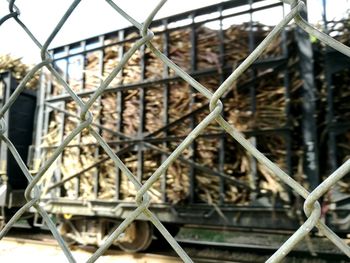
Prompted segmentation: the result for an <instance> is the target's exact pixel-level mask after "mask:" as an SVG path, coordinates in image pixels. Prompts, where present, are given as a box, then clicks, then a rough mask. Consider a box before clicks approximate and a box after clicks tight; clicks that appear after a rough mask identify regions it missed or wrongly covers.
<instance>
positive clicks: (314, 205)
mask: <svg viewBox="0 0 350 263" xmlns="http://www.w3.org/2000/svg"><path fill="white" fill-rule="evenodd" d="M80 2H81V0H75V1H73V3H72V4H71V5H70V7H69V8H68V9H67V10H66V12H65V14H64V15H63V17H62V18H61V20H60V21H59V23H58V24H57V25H56V27H55V28H54V30H53V31H52V33H51V34H50V36H49V37H48V38H47V40H46V41H45V43H44V44H41V43H40V42H39V41H38V40H37V38H36V37H35V36H34V35H33V34H32V32H31V30H30V29H29V28H27V27H26V25H25V24H24V23H23V22H22V21H21V19H20V10H19V9H18V8H17V7H16V5H15V0H10V1H9V13H8V14H7V15H5V16H4V17H2V18H1V19H0V25H2V24H3V23H4V22H6V21H7V20H9V19H12V20H15V21H16V22H17V24H18V26H19V27H20V28H21V29H22V30H24V31H25V32H26V34H27V35H28V36H29V37H30V38H31V39H32V41H33V42H34V43H35V44H36V46H37V47H38V48H39V49H40V52H41V59H42V61H41V62H40V63H38V64H37V65H36V66H34V67H33V68H32V69H31V70H30V72H29V73H28V74H27V75H26V77H25V78H24V79H23V80H22V81H21V83H20V84H19V86H18V87H17V88H16V90H15V91H14V93H13V94H12V95H11V97H10V99H9V100H8V101H7V102H6V104H5V105H4V106H3V107H2V108H1V110H0V117H1V121H0V137H1V139H2V140H3V141H4V142H5V143H6V145H7V147H8V149H9V150H10V152H11V153H12V155H13V156H14V158H15V159H16V161H17V163H18V165H19V166H20V168H21V170H22V171H23V173H24V174H25V176H26V178H27V180H28V181H29V185H28V187H27V188H26V191H25V198H26V200H27V203H26V204H25V205H24V206H23V207H21V209H19V210H18V212H17V213H16V214H15V215H14V216H13V217H12V218H11V219H10V221H9V222H8V223H7V224H6V225H5V227H4V228H3V229H2V230H1V232H0V239H1V238H3V237H4V236H5V235H6V233H7V232H8V231H9V229H10V228H11V227H12V226H13V225H14V223H15V222H16V221H17V220H19V218H20V217H21V215H22V214H23V213H24V212H26V211H28V209H30V208H31V207H33V208H35V209H36V211H37V212H38V213H39V214H40V215H41V216H42V218H43V220H44V222H45V223H46V225H47V226H48V228H49V229H50V231H51V232H52V234H53V236H54V237H55V239H56V240H57V241H58V243H59V245H60V247H61V249H62V250H63V252H64V254H65V256H66V257H67V259H68V261H69V262H75V259H74V257H73V256H72V253H71V251H70V249H69V248H68V246H67V244H66V243H65V241H64V239H63V238H62V236H61V235H60V234H59V232H58V230H57V229H56V226H55V224H54V222H53V221H52V220H51V219H50V217H49V215H48V214H47V212H46V211H45V210H44V209H43V207H42V206H41V205H40V189H39V181H40V179H41V178H42V176H43V175H44V173H45V172H46V171H47V170H48V169H49V167H50V166H51V165H52V164H53V162H54V161H55V160H56V158H57V157H58V156H59V155H60V154H61V153H62V151H63V150H64V148H65V147H66V146H67V145H68V144H69V143H70V142H71V141H72V140H73V138H74V137H75V136H77V135H78V134H79V133H81V132H82V130H83V129H88V130H89V132H90V134H91V135H92V136H93V137H94V138H95V139H96V140H97V142H98V143H99V145H100V146H101V147H102V148H103V149H104V151H105V152H106V153H107V155H108V156H109V158H111V159H112V160H113V162H114V163H115V165H116V166H117V167H118V168H119V169H120V170H121V171H122V172H124V173H125V174H126V175H127V177H128V179H129V180H130V181H131V182H132V183H133V185H134V186H135V188H136V189H137V191H138V192H137V195H136V200H135V201H136V203H137V206H138V207H137V208H136V209H135V210H134V211H133V212H132V213H131V214H130V215H129V216H128V217H127V218H126V219H125V220H124V221H123V222H122V223H121V224H120V225H119V226H118V228H117V229H115V230H114V231H113V232H112V233H111V234H110V235H109V237H108V238H107V239H106V240H104V243H103V244H102V245H101V246H100V247H99V249H98V250H97V251H96V252H95V253H94V254H93V255H92V256H91V258H90V259H89V260H88V261H87V262H95V261H96V260H97V259H98V258H99V257H100V256H101V255H102V254H103V253H104V252H105V251H106V250H107V249H108V247H109V246H111V244H112V243H113V241H114V240H115V239H116V238H118V236H119V235H121V234H122V233H123V232H124V231H125V229H126V228H127V227H128V226H129V225H130V224H131V223H132V222H133V221H134V220H135V219H137V218H138V217H139V216H140V215H141V214H144V215H145V216H146V217H147V218H148V219H149V220H150V221H151V222H152V223H153V225H154V226H155V227H156V228H157V229H158V230H159V231H160V233H161V234H162V235H163V237H164V238H165V239H166V240H167V241H168V242H169V244H170V245H171V246H172V247H173V249H174V250H175V251H176V253H177V254H178V255H179V257H180V258H181V259H182V260H183V261H184V262H192V260H191V258H190V257H189V256H188V255H187V254H186V252H185V251H184V250H183V248H182V247H181V246H180V245H179V244H178V243H177V242H176V240H175V239H174V238H173V237H172V236H171V234H170V233H169V232H168V231H167V229H166V228H165V227H164V226H163V224H162V223H161V222H160V221H159V220H158V218H157V217H156V216H155V215H154V214H153V213H152V211H151V210H150V209H149V208H148V207H149V204H150V197H149V195H148V190H149V189H150V187H151V186H152V185H153V184H154V183H155V182H156V181H157V180H158V179H159V177H160V176H161V175H162V174H163V173H164V172H165V170H166V169H167V168H168V167H169V165H170V164H171V163H173V162H174V161H175V160H176V159H177V158H179V155H180V154H181V153H182V152H183V151H184V149H185V148H186V147H188V146H190V144H191V143H192V142H193V141H194V139H195V138H196V137H197V136H198V135H199V134H201V133H202V132H203V131H204V130H205V129H206V127H207V126H208V125H209V124H210V123H212V122H214V121H216V122H217V123H219V124H220V126H221V127H222V128H223V129H224V130H225V131H226V132H227V133H228V134H229V135H231V136H232V138H234V139H235V140H236V141H237V142H239V143H240V144H241V145H242V146H243V147H244V148H245V149H246V150H247V151H248V152H249V153H250V154H251V155H252V156H254V157H255V158H256V159H257V160H258V161H259V162H261V163H262V164H264V165H265V166H267V167H268V168H269V169H270V170H271V171H272V172H273V173H274V174H275V175H276V176H278V177H279V178H280V179H281V180H282V181H283V182H284V183H285V184H287V185H289V186H290V187H291V188H292V189H293V190H294V191H295V192H296V193H297V194H299V195H300V196H302V197H303V198H304V199H305V202H304V211H305V214H306V216H307V217H308V219H307V220H306V221H305V223H304V224H303V225H302V226H301V227H300V228H299V229H298V230H297V231H296V232H295V233H294V234H293V235H292V236H291V237H290V238H289V239H288V240H287V241H286V242H285V243H284V244H283V245H282V246H281V247H280V248H279V249H278V250H277V251H276V252H275V253H274V254H273V255H272V256H271V257H270V258H269V259H268V261H267V262H279V261H281V260H282V259H283V258H284V257H285V256H286V255H287V254H288V253H289V252H290V251H291V250H292V249H293V248H294V247H295V246H296V244H297V243H298V242H299V241H301V240H302V239H304V238H305V237H306V236H307V235H308V233H309V232H310V231H311V230H312V229H313V228H314V227H317V228H318V229H319V231H320V232H322V233H323V234H324V235H325V236H326V237H327V238H328V239H329V240H331V241H332V242H333V243H334V244H335V245H336V246H337V247H338V248H339V249H341V250H342V251H343V252H344V253H345V254H346V255H347V256H349V257H350V247H349V246H348V245H347V244H346V243H345V241H344V240H342V239H341V238H340V237H338V236H337V235H336V234H335V233H334V232H333V231H332V230H331V229H329V228H328V227H327V226H326V225H325V224H324V223H323V222H321V221H320V215H321V206H320V204H319V202H318V200H319V199H320V198H321V197H322V195H324V194H325V193H326V192H327V191H328V190H329V189H330V188H331V187H332V186H333V185H335V184H336V183H337V182H338V181H339V180H340V179H341V178H342V177H343V176H345V175H346V174H347V173H348V172H349V171H350V160H348V161H346V162H345V163H344V164H343V165H342V166H340V167H339V168H338V169H337V170H336V171H335V172H333V173H332V174H331V175H329V176H328V178H327V179H326V180H324V181H323V182H322V183H321V184H320V185H319V186H318V187H317V188H316V189H315V190H313V191H312V192H311V193H310V192H308V191H307V190H306V189H305V188H303V187H302V186H301V185H300V184H299V183H297V182H296V181H295V180H294V179H293V178H291V177H290V176H289V175H288V174H286V173H285V172H284V171H282V169H280V168H279V167H278V166H277V165H276V164H274V163H273V162H272V161H270V160H269V159H268V158H267V157H266V156H265V155H264V154H262V153H261V152H259V151H258V150H257V149H256V148H255V147H254V146H253V145H252V144H251V143H250V142H249V141H248V140H247V139H245V137H244V136H243V135H242V134H241V133H240V132H238V131H237V130H236V129H235V128H234V127H233V126H231V125H230V124H229V123H228V122H227V121H226V120H225V119H224V118H223V117H222V115H221V112H222V109H223V104H222V103H221V101H220V98H221V97H222V96H223V94H224V93H225V92H226V91H227V90H228V89H229V88H230V87H231V85H232V83H234V82H235V81H236V80H237V78H238V77H239V76H240V75H241V74H242V73H243V72H244V71H245V70H247V69H248V67H249V66H250V65H251V64H252V63H253V62H254V61H255V60H256V59H257V58H258V57H259V56H260V55H261V54H262V52H263V51H264V50H265V48H266V47H267V46H268V45H269V44H270V43H271V42H272V41H273V40H274V38H275V37H276V36H277V35H278V34H279V33H280V32H281V31H282V29H283V28H284V27H285V26H286V25H287V24H288V23H289V22H290V21H291V20H293V19H294V23H295V24H296V25H297V26H299V27H300V28H302V29H303V30H304V31H306V32H307V33H309V34H310V35H312V36H313V37H316V38H317V39H319V40H320V41H322V42H324V43H325V44H327V45H328V46H330V47H332V48H334V49H336V50H337V51H339V52H341V53H343V54H345V55H347V56H349V57H350V48H349V47H347V46H345V45H343V44H341V43H339V42H338V41H336V40H335V39H333V38H331V37H330V36H328V35H326V34H324V33H322V32H320V31H319V30H317V29H316V28H315V27H313V26H312V25H310V24H309V23H308V22H307V21H305V20H304V19H303V18H302V17H301V15H300V12H301V11H302V10H303V9H305V4H304V3H303V2H302V1H300V0H288V1H284V2H286V3H288V4H290V5H291V11H290V12H289V14H287V15H286V16H285V17H284V18H283V19H282V20H281V21H280V22H279V23H278V24H277V26H276V27H275V28H274V29H273V30H272V31H271V32H270V34H269V35H268V36H267V37H266V38H265V39H264V40H263V41H262V42H261V43H260V44H259V46H257V48H256V49H255V50H254V51H253V52H252V53H251V54H250V55H249V56H248V57H247V58H246V59H245V60H244V62H243V63H242V64H241V65H240V66H239V67H238V68H237V69H236V70H234V72H233V73H232V74H231V75H230V76H229V77H228V78H227V79H226V80H225V81H224V82H223V83H222V85H220V86H219V87H218V88H217V90H216V91H215V93H211V92H210V91H209V90H208V89H206V87H204V86H203V85H201V84H200V83H198V82H197V81H196V80H195V79H193V78H192V77H191V76H189V75H188V74H187V73H186V72H185V71H184V70H182V69H181V68H180V67H179V66H177V65H176V64H175V63H174V62H172V61H171V60H170V59H169V58H168V57H167V56H165V55H164V54H162V53H161V52H160V51H159V50H158V49H157V48H156V47H155V46H154V45H153V44H152V38H153V36H154V34H153V33H152V31H150V30H149V29H148V28H149V25H150V23H151V22H152V20H153V18H154V16H155V15H156V14H157V12H158V11H159V9H160V8H161V7H162V6H163V5H164V4H165V2H166V0H161V1H160V2H159V4H158V5H157V6H156V7H155V8H154V10H153V11H152V12H151V13H150V14H149V16H148V18H147V19H146V21H145V22H144V23H142V24H141V23H139V22H137V21H136V20H134V19H133V18H132V17H131V16H129V15H128V14H127V13H126V12H125V11H123V10H122V9H121V8H120V7H119V6H118V5H117V4H116V3H114V2H113V1H112V0H106V2H107V3H108V4H109V5H110V7H111V8H113V9H114V10H115V11H116V13H117V14H119V15H122V16H123V17H124V18H125V19H127V20H128V21H129V22H130V23H131V24H132V25H133V26H135V27H136V28H137V29H139V30H140V35H141V38H140V39H139V40H137V41H136V42H135V43H134V45H133V46H132V48H131V49H130V50H128V52H127V53H126V54H125V55H124V56H123V58H122V60H121V61H120V62H119V64H118V65H117V67H115V68H114V70H113V71H112V72H111V73H110V74H109V76H108V77H107V78H106V79H105V80H104V81H103V82H102V83H101V85H100V86H99V88H98V89H97V90H96V91H95V93H94V94H93V95H92V96H91V97H90V99H89V100H88V101H87V102H86V103H84V102H83V101H82V100H81V98H80V97H79V96H77V94H76V93H75V92H74V91H73V90H72V88H71V87H70V86H69V85H68V84H67V83H66V82H65V80H64V79H63V78H62V77H61V76H60V74H59V73H58V72H57V71H56V70H55V68H54V67H53V63H52V58H51V56H50V55H49V53H48V51H47V49H48V47H49V45H50V44H51V42H52V41H53V39H54V38H55V37H56V35H57V33H58V32H59V31H60V30H61V28H62V26H63V25H64V24H65V23H66V21H67V19H68V17H69V16H70V15H71V14H72V13H73V12H74V10H75V8H76V7H77V6H78V5H79V4H80ZM144 45H146V46H147V48H149V49H150V50H151V51H152V52H153V53H154V54H155V55H156V56H157V57H158V58H159V59H160V60H161V61H162V62H163V63H165V64H166V65H167V66H168V67H169V68H171V69H172V70H174V71H175V72H176V73H177V74H178V75H179V76H180V77H181V78H182V79H183V80H185V81H186V82H187V83H189V84H190V85H191V86H192V87H194V88H195V89H196V90H198V91H199V92H200V93H201V94H203V95H204V96H205V97H206V98H207V99H208V100H209V101H210V114H209V115H208V116H206V117H205V119H204V120H203V121H202V122H200V123H199V124H198V125H197V126H196V127H195V128H194V129H193V130H192V131H191V132H190V133H189V134H188V136H187V137H186V138H185V139H184V140H183V141H182V143H181V144H180V145H179V146H178V147H177V148H176V149H175V150H174V151H173V152H172V153H171V155H170V156H169V157H168V158H167V159H166V160H165V161H164V162H163V164H161V166H160V167H159V168H158V169H157V170H156V171H155V172H154V173H153V175H152V176H151V177H150V178H149V179H148V180H147V181H146V182H145V183H144V184H143V185H142V184H141V183H140V182H139V181H138V180H137V179H136V177H135V176H134V175H133V174H132V172H131V171H130V170H129V169H128V168H127V167H126V166H125V164H124V163H123V162H122V161H121V160H120V159H119V157H118V156H117V155H116V154H115V153H114V151H113V150H112V149H111V148H110V146H109V145H108V144H107V143H106V142H105V141H104V139H103V138H102V137H101V135H100V134H99V133H98V132H96V131H95V130H94V128H93V127H92V125H91V124H92V121H93V118H94V116H93V115H92V113H91V112H89V109H90V107H91V106H92V105H93V103H94V102H95V101H96V100H97V99H98V98H99V97H100V96H101V94H102V93H103V92H104V90H105V89H106V88H107V87H108V85H109V84H110V83H111V82H112V80H113V79H114V78H115V77H116V76H117V75H118V73H119V72H120V71H121V69H122V68H123V67H124V66H125V64H126V63H127V62H128V60H129V59H130V57H131V56H132V55H133V54H134V53H135V52H136V51H137V50H138V49H139V48H140V47H142V46H144ZM44 67H45V68H47V69H48V70H49V71H50V72H51V73H52V75H53V76H54V77H55V78H56V80H57V81H58V82H59V83H60V84H61V85H62V86H63V87H64V88H65V90H66V91H67V92H68V94H69V95H70V96H71V98H72V99H73V100H74V101H75V102H76V103H77V104H78V105H79V108H80V112H81V115H80V123H79V125H78V126H77V127H76V128H75V129H74V130H73V131H72V132H71V133H70V134H69V135H68V136H67V137H66V138H65V139H64V141H63V142H62V144H61V145H60V146H59V147H58V148H57V149H56V150H55V151H54V153H53V154H52V156H50V158H49V159H48V160H47V161H46V162H45V163H44V164H42V166H41V167H40V169H39V171H38V172H37V174H35V176H33V175H32V174H31V173H30V171H29V170H28V168H27V167H26V165H25V163H24V161H23V160H22V159H21V157H20V155H19V154H18V152H17V150H16V148H15V147H14V145H13V144H12V142H11V141H10V140H9V138H8V137H7V136H5V131H6V129H7V127H6V123H5V121H4V114H5V113H6V112H7V111H8V110H9V108H10V107H11V105H12V104H13V103H14V102H15V100H16V99H17V98H18V96H19V95H20V93H21V92H22V91H23V90H24V88H25V85H26V83H27V82H28V81H29V80H30V79H31V78H32V77H33V76H34V74H35V73H36V72H38V71H40V70H41V69H42V68H44Z"/></svg>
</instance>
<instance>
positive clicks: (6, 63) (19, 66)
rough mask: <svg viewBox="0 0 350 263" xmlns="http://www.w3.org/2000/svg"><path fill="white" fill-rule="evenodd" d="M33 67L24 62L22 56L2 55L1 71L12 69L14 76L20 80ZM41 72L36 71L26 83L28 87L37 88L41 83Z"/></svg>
mask: <svg viewBox="0 0 350 263" xmlns="http://www.w3.org/2000/svg"><path fill="white" fill-rule="evenodd" d="M30 69H31V67H30V66H29V65H26V64H24V63H23V62H22V61H21V58H13V57H11V56H10V55H0V73H2V72H5V71H10V72H11V74H12V76H13V77H14V78H15V79H16V80H17V81H18V82H20V81H21V80H22V79H23V78H24V77H25V76H26V75H27V73H28V72H29V70H30ZM39 75H40V74H39V73H36V74H35V75H34V76H33V77H32V78H31V79H30V80H29V81H28V82H27V84H26V89H30V90H36V89H37V88H38V83H39Z"/></svg>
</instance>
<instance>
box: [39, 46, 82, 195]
mask: <svg viewBox="0 0 350 263" xmlns="http://www.w3.org/2000/svg"><path fill="white" fill-rule="evenodd" d="M64 50H65V55H67V56H68V55H69V46H65V48H64ZM65 61H66V68H65V72H64V77H63V79H64V81H66V82H68V58H66V59H65ZM47 88H48V91H50V90H51V87H50V86H48V87H47ZM59 106H60V107H62V108H63V109H65V110H66V109H67V108H66V101H65V100H64V101H62V102H61V103H60V105H59ZM57 115H58V118H59V119H61V120H62V125H61V127H60V129H59V135H58V138H59V142H58V143H59V144H61V143H62V142H63V137H64V125H65V115H64V113H62V112H60V113H57ZM46 118H47V119H46V120H45V121H44V125H45V126H46V127H44V129H45V130H46V131H48V124H49V120H48V118H49V115H46ZM63 153H64V151H63V152H62V154H60V156H59V157H58V158H57V163H58V164H59V165H58V167H57V168H56V169H55V171H54V174H55V180H56V182H59V181H61V180H62V174H61V168H60V165H62V157H63ZM56 194H57V195H58V196H61V189H58V190H57V192H56ZM77 197H78V196H77Z"/></svg>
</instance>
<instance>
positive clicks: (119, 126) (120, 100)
mask: <svg viewBox="0 0 350 263" xmlns="http://www.w3.org/2000/svg"><path fill="white" fill-rule="evenodd" d="M124 33H125V32H124V30H120V31H119V32H118V40H119V41H123V40H124ZM123 55H124V44H120V46H119V50H118V61H120V60H121V59H122V58H123ZM122 74H123V71H121V72H120V75H121V77H122ZM123 103H124V96H123V92H122V91H118V93H117V109H116V110H117V112H118V119H117V123H116V124H117V131H118V132H121V130H122V125H123ZM119 149H120V146H119V145H117V146H116V150H117V151H118V150H119ZM120 183H121V172H120V169H119V168H118V167H116V170H115V199H116V200H117V201H118V200H120V198H121V195H120Z"/></svg>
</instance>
